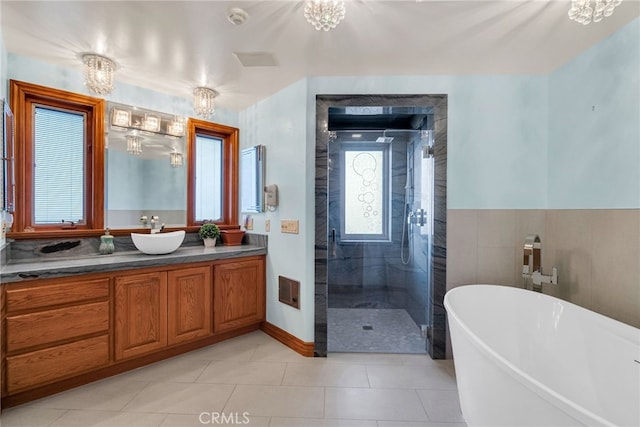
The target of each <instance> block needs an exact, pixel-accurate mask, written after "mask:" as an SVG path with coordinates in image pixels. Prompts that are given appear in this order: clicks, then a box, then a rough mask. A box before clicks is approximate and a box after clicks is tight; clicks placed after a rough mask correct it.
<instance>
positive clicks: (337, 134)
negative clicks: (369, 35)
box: [327, 107, 434, 353]
mask: <svg viewBox="0 0 640 427" xmlns="http://www.w3.org/2000/svg"><path fill="white" fill-rule="evenodd" d="M328 118H329V120H328V157H329V163H328V164H329V167H328V200H329V203H328V230H329V233H328V238H329V242H328V244H329V251H328V252H329V254H328V260H327V266H328V268H327V274H328V275H327V284H328V308H327V337H328V350H329V351H355V352H358V351H361V352H400V353H425V352H426V351H427V345H426V333H427V330H428V318H429V304H428V296H429V293H430V287H431V282H432V276H433V275H432V271H431V267H432V262H431V245H432V234H433V187H434V179H433V156H432V153H433V132H432V130H433V124H434V120H433V111H432V109H431V108H424V107H393V108H392V107H346V108H330V109H329V116H328Z"/></svg>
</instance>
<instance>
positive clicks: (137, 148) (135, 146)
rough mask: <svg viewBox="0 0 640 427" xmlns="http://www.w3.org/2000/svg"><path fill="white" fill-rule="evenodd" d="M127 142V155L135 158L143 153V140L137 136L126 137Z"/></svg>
mask: <svg viewBox="0 0 640 427" xmlns="http://www.w3.org/2000/svg"><path fill="white" fill-rule="evenodd" d="M125 139H126V140H127V153H129V154H133V155H134V156H137V155H139V154H140V153H142V138H141V137H139V136H136V135H127V136H125Z"/></svg>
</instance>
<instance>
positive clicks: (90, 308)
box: [2, 277, 110, 395]
mask: <svg viewBox="0 0 640 427" xmlns="http://www.w3.org/2000/svg"><path fill="white" fill-rule="evenodd" d="M3 287H4V289H3V292H4V303H5V307H4V317H3V319H4V322H3V332H4V334H3V335H4V337H3V338H4V339H3V354H4V358H3V359H4V364H5V369H4V372H5V376H4V381H3V382H2V384H3V390H2V392H3V395H6V394H12V393H16V392H20V391H22V390H26V389H29V388H32V387H34V386H37V385H42V384H48V383H51V382H55V381H57V380H60V379H64V378H68V377H71V376H74V375H78V374H81V373H83V372H88V371H91V370H94V369H96V368H99V367H102V366H106V365H108V364H109V341H110V334H109V330H110V325H109V318H110V316H109V313H110V291H109V289H110V288H109V278H108V277H92V278H77V277H75V278H64V279H49V280H39V281H37V282H36V283H29V284H23V283H15V284H13V283H12V284H6V285H3Z"/></svg>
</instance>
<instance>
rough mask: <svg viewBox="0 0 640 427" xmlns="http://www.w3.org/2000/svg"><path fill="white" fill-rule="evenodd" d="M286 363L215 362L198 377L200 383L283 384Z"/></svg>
mask: <svg viewBox="0 0 640 427" xmlns="http://www.w3.org/2000/svg"><path fill="white" fill-rule="evenodd" d="M286 367H287V364H286V363H279V362H252V361H243V360H219V361H213V362H211V364H210V365H209V366H208V367H207V368H206V369H205V370H204V372H202V375H200V377H198V381H197V382H199V383H217V384H266V385H269V384H270V385H279V384H282V377H283V376H284V370H285V368H286Z"/></svg>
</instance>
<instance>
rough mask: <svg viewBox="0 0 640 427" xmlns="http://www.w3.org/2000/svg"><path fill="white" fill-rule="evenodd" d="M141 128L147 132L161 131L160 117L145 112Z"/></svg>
mask: <svg viewBox="0 0 640 427" xmlns="http://www.w3.org/2000/svg"><path fill="white" fill-rule="evenodd" d="M140 129H142V130H144V131H147V132H154V133H158V132H160V117H158V116H154V115H151V114H145V115H144V119H142V123H141V124H140Z"/></svg>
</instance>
